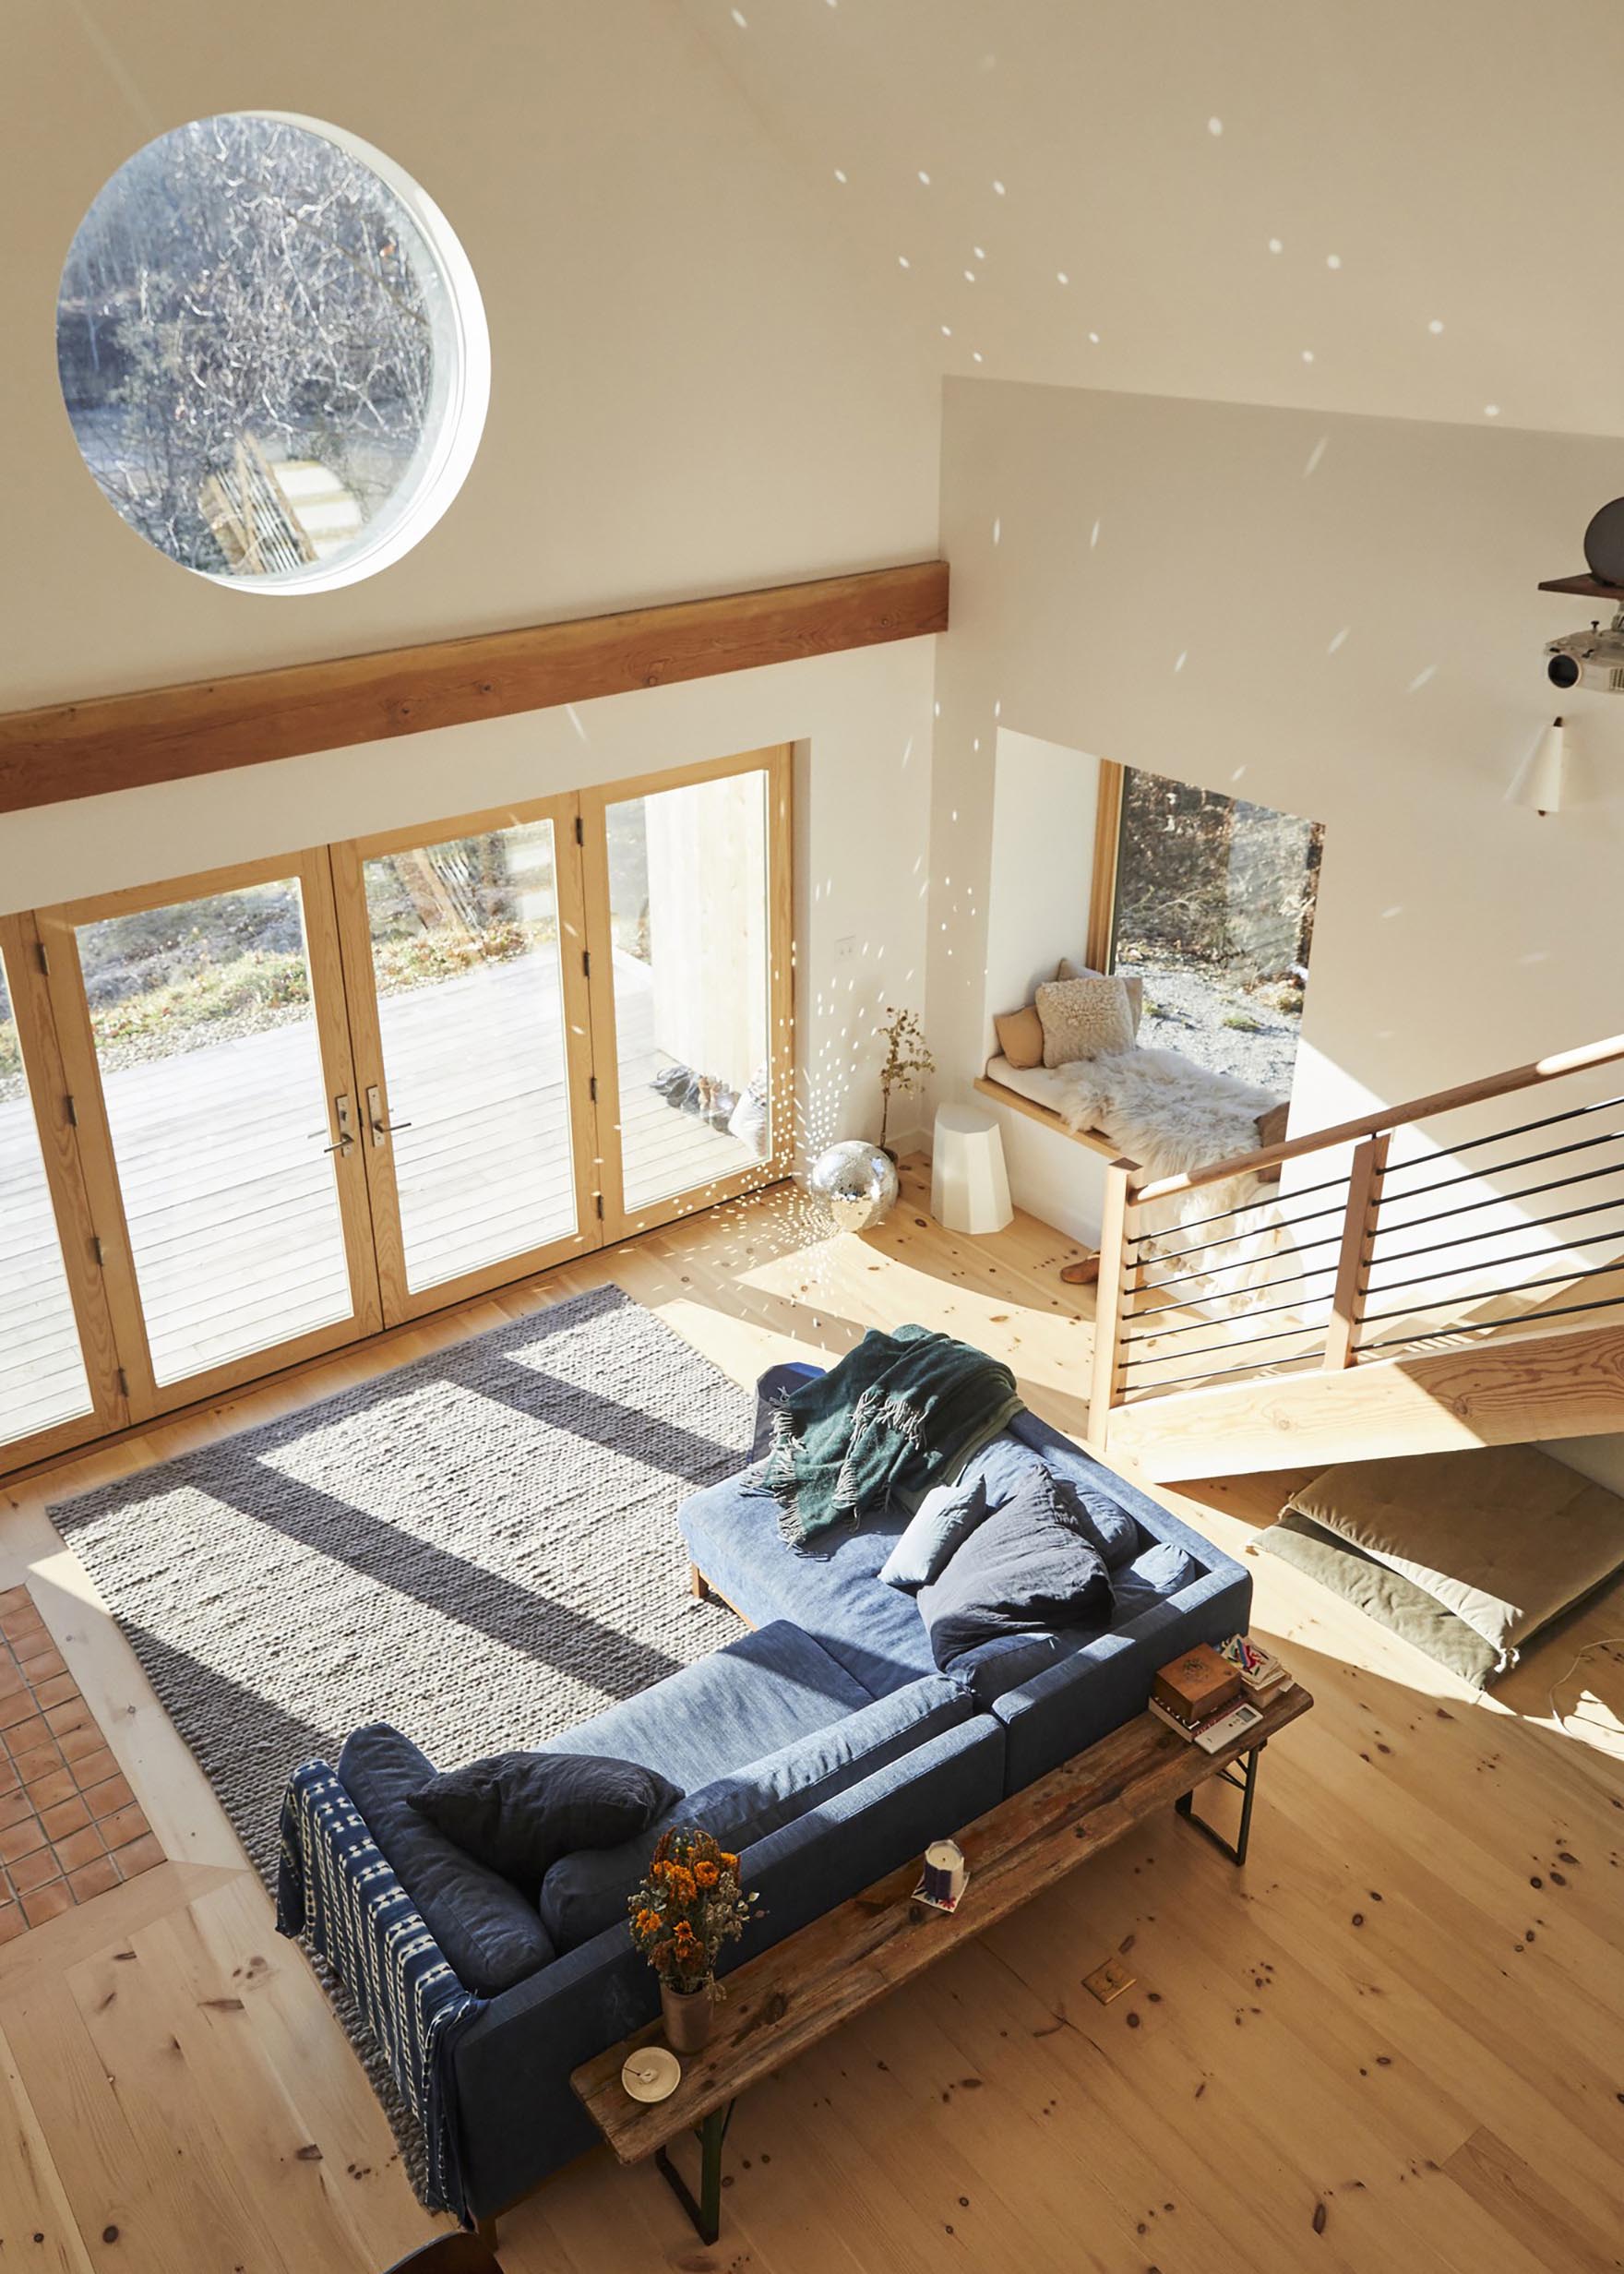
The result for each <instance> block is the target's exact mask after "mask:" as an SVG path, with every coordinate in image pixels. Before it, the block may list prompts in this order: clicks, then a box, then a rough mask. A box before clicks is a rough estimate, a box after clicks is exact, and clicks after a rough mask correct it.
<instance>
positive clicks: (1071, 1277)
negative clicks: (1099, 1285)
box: [1060, 1255, 1100, 1287]
mask: <svg viewBox="0 0 1624 2274" xmlns="http://www.w3.org/2000/svg"><path fill="white" fill-rule="evenodd" d="M1099 1275H1100V1259H1099V1257H1098V1256H1097V1255H1085V1256H1083V1257H1082V1258H1081V1261H1080V1262H1078V1263H1067V1264H1065V1265H1063V1266H1062V1268H1061V1272H1060V1276H1061V1278H1062V1279H1063V1280H1064V1281H1065V1283H1066V1285H1067V1286H1068V1287H1093V1284H1094V1281H1095V1280H1096V1279H1097V1278H1098V1277H1099Z"/></svg>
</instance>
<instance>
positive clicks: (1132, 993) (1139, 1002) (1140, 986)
mask: <svg viewBox="0 0 1624 2274" xmlns="http://www.w3.org/2000/svg"><path fill="white" fill-rule="evenodd" d="M1055 976H1056V978H1057V979H1103V978H1104V977H1105V973H1104V972H1103V971H1096V970H1095V969H1094V967H1093V964H1092V963H1073V962H1072V960H1071V958H1070V957H1069V955H1063V956H1062V957H1061V958H1060V967H1059V969H1058V970H1057V972H1056V974H1055ZM1116 977H1117V978H1118V979H1120V980H1121V982H1122V984H1123V986H1124V987H1126V988H1127V989H1128V1009H1129V1010H1130V1011H1132V1012H1133V1031H1134V1033H1135V1034H1136V1035H1137V1034H1138V1033H1139V1023H1140V1019H1141V1017H1142V1016H1143V1015H1144V1008H1145V982H1144V974H1143V973H1142V972H1138V971H1119V972H1118V973H1117V974H1116Z"/></svg>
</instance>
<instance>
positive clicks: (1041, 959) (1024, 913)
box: [944, 726, 1105, 1240]
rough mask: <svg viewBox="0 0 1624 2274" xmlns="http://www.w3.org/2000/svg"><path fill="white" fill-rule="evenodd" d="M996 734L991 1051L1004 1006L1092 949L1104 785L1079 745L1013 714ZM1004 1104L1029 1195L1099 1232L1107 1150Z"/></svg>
mask: <svg viewBox="0 0 1624 2274" xmlns="http://www.w3.org/2000/svg"><path fill="white" fill-rule="evenodd" d="M993 742H994V748H993V788H992V827H991V832H990V845H991V856H990V859H989V862H988V873H987V883H986V956H985V971H984V975H983V979H982V988H981V994H982V1022H981V1040H980V1044H979V1046H978V1047H979V1053H980V1057H981V1059H982V1060H983V1061H985V1059H987V1058H988V1057H989V1056H990V1055H991V1054H992V1052H993V1051H994V1050H996V1049H997V1031H996V1029H995V1028H994V1026H993V1021H994V1019H995V1018H997V1017H998V1016H999V1015H1001V1013H1003V1012H1004V1011H1018V1010H1019V1009H1020V1008H1021V1004H1022V1003H1026V1002H1030V1001H1031V1000H1032V997H1033V989H1034V988H1035V987H1037V985H1038V982H1039V981H1040V980H1043V979H1052V978H1053V977H1054V975H1055V967H1056V965H1057V963H1058V962H1059V960H1060V958H1061V956H1063V955H1069V957H1070V958H1071V959H1072V961H1073V962H1074V963H1083V962H1084V961H1085V960H1086V958H1085V955H1084V949H1085V947H1086V944H1087V936H1088V913H1089V911H1088V884H1089V863H1088V859H1087V857H1085V858H1084V859H1082V860H1081V862H1080V860H1079V858H1078V847H1079V846H1080V845H1081V846H1083V847H1086V848H1087V852H1088V854H1089V855H1092V853H1093V842H1094V811H1095V807H1096V805H1097V803H1098V792H1099V769H1098V767H1097V766H1096V765H1091V764H1089V763H1088V762H1087V761H1086V760H1084V759H1083V757H1082V755H1081V752H1080V751H1077V750H1070V749H1067V748H1064V747H1063V746H1062V745H1061V744H1059V743H1057V742H1042V741H1040V740H1039V739H1038V738H1037V736H1034V735H1022V734H1017V733H1015V732H1013V731H1011V730H1010V729H1009V728H1007V727H1004V726H998V727H997V729H996V731H995V734H994V737H993ZM951 877H952V872H951V871H950V870H949V871H948V872H947V875H946V877H945V878H944V889H947V890H950V889H951ZM960 952H962V951H960ZM955 961H957V956H955ZM972 969H973V965H972ZM981 1102H983V1103H985V1100H983V1101H981ZM998 1112H999V1119H1001V1121H1002V1122H1003V1124H1004V1152H1005V1156H1006V1165H1007V1167H1009V1173H1010V1177H1011V1179H1012V1182H1013V1185H1014V1187H1015V1188H1017V1189H1018V1190H1019V1191H1020V1192H1021V1205H1022V1206H1023V1207H1025V1208H1029V1209H1031V1211H1032V1212H1033V1215H1037V1216H1041V1217H1042V1218H1043V1220H1044V1222H1045V1224H1056V1225H1058V1226H1059V1227H1060V1228H1061V1230H1062V1231H1066V1232H1069V1233H1071V1234H1073V1236H1074V1237H1076V1238H1078V1239H1085V1240H1086V1239H1093V1237H1095V1236H1096V1235H1097V1231H1098V1227H1099V1214H1100V1203H1101V1196H1102V1194H1103V1192H1104V1190H1105V1162H1104V1160H1103V1159H1102V1158H1101V1157H1100V1156H1098V1155H1094V1154H1090V1153H1084V1152H1083V1151H1082V1150H1081V1148H1080V1147H1079V1146H1077V1145H1072V1144H1066V1143H1062V1142H1060V1141H1059V1140H1057V1139H1056V1138H1054V1137H1052V1136H1051V1135H1050V1134H1049V1133H1048V1132H1047V1131H1045V1130H1043V1129H1040V1128H1039V1127H1038V1125H1037V1124H1036V1123H1035V1122H1034V1121H1032V1120H1031V1119H1028V1118H1027V1116H1026V1115H1025V1114H1021V1113H1014V1112H1009V1111H1006V1110H1005V1109H1004V1108H1002V1107H1000V1108H999V1109H998Z"/></svg>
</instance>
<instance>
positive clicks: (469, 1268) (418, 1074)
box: [333, 797, 601, 1325]
mask: <svg viewBox="0 0 1624 2274" xmlns="http://www.w3.org/2000/svg"><path fill="white" fill-rule="evenodd" d="M578 814H579V808H578V805H577V801H576V799H575V798H574V797H558V798H552V799H549V800H548V801H546V802H545V803H544V804H539V805H531V806H527V807H525V808H523V809H522V813H513V814H509V815H507V816H495V815H489V814H484V815H479V816H476V817H475V818H474V819H472V820H464V821H459V822H453V823H450V824H442V826H441V828H440V829H438V830H436V832H434V835H433V837H432V838H430V839H428V840H426V841H425V839H424V832H422V831H421V830H413V831H404V832H397V833H396V834H394V835H391V836H385V837H369V838H362V839H359V840H358V841H356V842H355V843H353V844H341V845H335V846H334V847H333V877H334V882H335V885H336V887H337V894H338V908H339V917H340V931H341V934H342V940H343V958H344V975H345V985H346V993H347V998H348V1001H349V1005H350V1026H351V1034H352V1041H353V1048H354V1055H355V1065H356V1074H355V1079H356V1083H357V1084H358V1088H359V1094H360V1096H361V1100H362V1123H361V1158H362V1161H363V1162H364V1167H365V1174H366V1179H367V1187H368V1191H369V1195H370V1199H371V1208H372V1225H373V1237H374V1242H375V1246H376V1256H377V1275H378V1283H379V1287H380V1290H381V1293H382V1298H383V1305H384V1316H385V1319H386V1321H387V1322H388V1323H389V1324H390V1325H394V1324H396V1323H398V1322H399V1321H400V1320H402V1319H410V1318H414V1317H416V1316H418V1315H419V1314H420V1313H421V1312H423V1311H432V1310H437V1309H439V1308H440V1307H442V1306H443V1305H444V1304H446V1303H448V1302H454V1301H456V1300H457V1299H459V1298H460V1297H462V1296H467V1295H475V1294H479V1293H481V1292H483V1290H484V1289H485V1288H486V1287H498V1286H500V1285H502V1284H503V1282H504V1281H506V1280H509V1279H515V1278H518V1277H519V1275H521V1274H522V1273H525V1272H531V1271H539V1270H541V1269H543V1267H544V1266H545V1265H547V1264H549V1263H560V1262H562V1261H563V1260H564V1258H565V1257H567V1256H570V1255H575V1254H579V1252H580V1251H581V1250H582V1249H585V1248H591V1247H596V1246H597V1244H598V1240H599V1239H600V1237H601V1230H600V1224H599V1218H598V1214H597V1203H596V1194H597V1190H598V1183H597V1175H596V1169H597V1136H596V1115H595V1107H594V1103H593V1098H592V1073H591V1053H590V1040H589V1035H590V1024H591V1014H590V1011H589V1008H588V1002H587V969H586V960H585V956H584V953H583V948H584V926H583V918H582V909H581V886H580V862H579V847H578V844H577V828H576V823H577V819H578Z"/></svg>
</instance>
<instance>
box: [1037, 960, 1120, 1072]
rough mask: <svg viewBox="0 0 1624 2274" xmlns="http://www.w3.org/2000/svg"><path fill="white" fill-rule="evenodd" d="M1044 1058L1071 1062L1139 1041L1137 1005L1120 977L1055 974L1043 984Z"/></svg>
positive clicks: (1056, 1063)
mask: <svg viewBox="0 0 1624 2274" xmlns="http://www.w3.org/2000/svg"><path fill="white" fill-rule="evenodd" d="M1037 1015H1038V1017H1039V1018H1040V1019H1041V1020H1042V1021H1043V1024H1044V1064H1045V1066H1069V1065H1070V1064H1071V1063H1072V1061H1073V1060H1074V1059H1093V1058H1098V1057H1100V1056H1102V1055H1104V1054H1105V1053H1109V1052H1115V1051H1121V1050H1131V1049H1132V1047H1133V1006H1132V1005H1131V1003H1130V1002H1129V1001H1128V989H1127V987H1126V986H1125V985H1124V984H1123V982H1122V981H1121V980H1120V979H1100V978H1094V979H1050V980H1047V981H1045V984H1044V985H1043V986H1042V987H1039V988H1038V991H1037Z"/></svg>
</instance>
